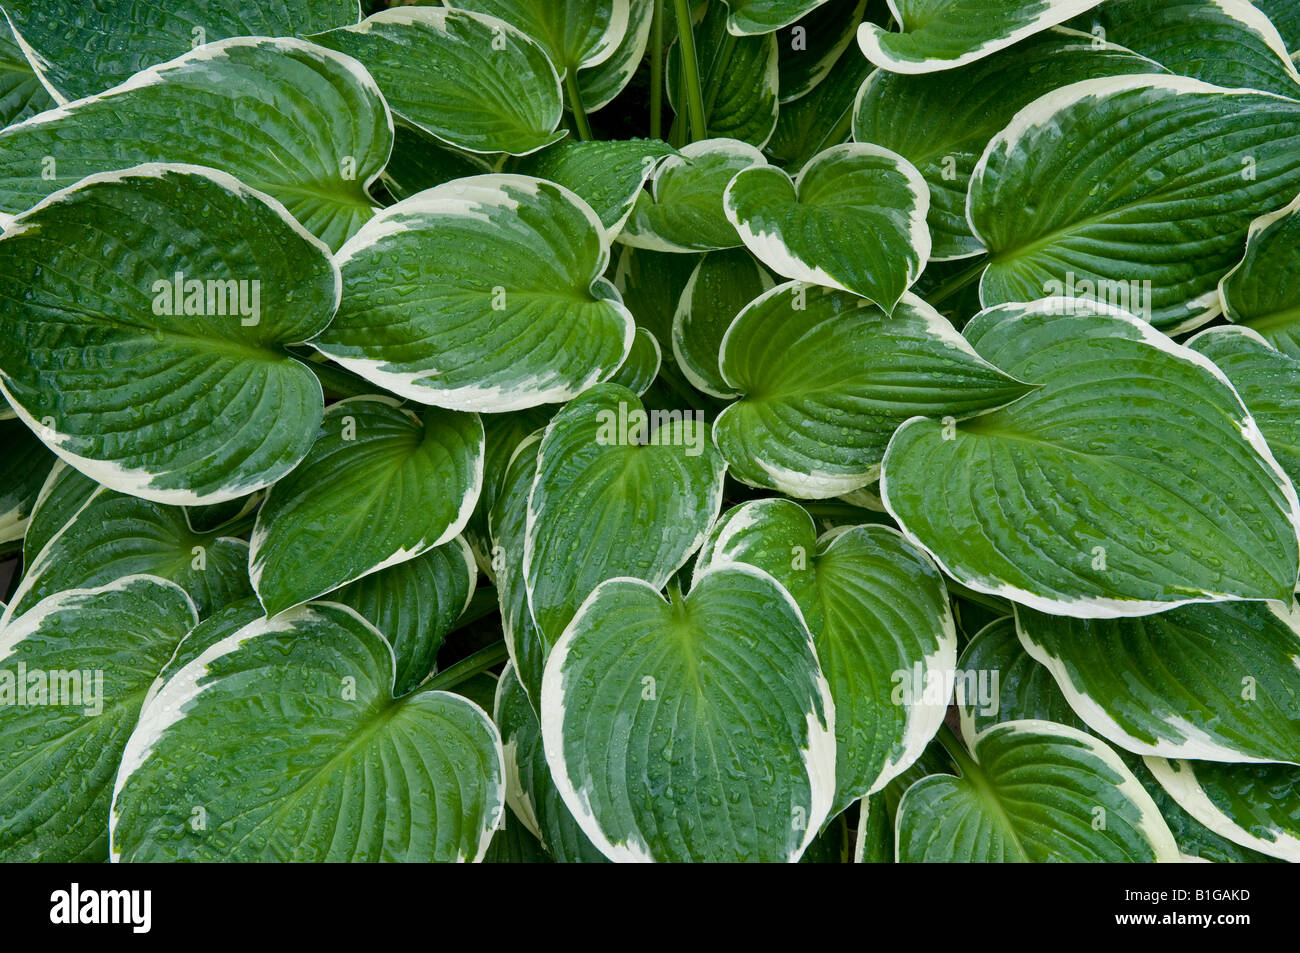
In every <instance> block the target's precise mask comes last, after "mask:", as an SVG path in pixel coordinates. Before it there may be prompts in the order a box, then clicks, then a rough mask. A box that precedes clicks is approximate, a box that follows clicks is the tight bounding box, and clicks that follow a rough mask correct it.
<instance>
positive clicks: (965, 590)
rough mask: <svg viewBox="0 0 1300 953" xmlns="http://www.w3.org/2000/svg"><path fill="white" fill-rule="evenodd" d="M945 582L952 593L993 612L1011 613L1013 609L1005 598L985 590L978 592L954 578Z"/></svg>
mask: <svg viewBox="0 0 1300 953" xmlns="http://www.w3.org/2000/svg"><path fill="white" fill-rule="evenodd" d="M944 582H945V583H946V584H947V586H948V591H949V592H950V593H952V594H953V595H954V596H960V597H961V598H963V599H965V600H966V601H967V602H973V603H975V604H976V605H980V606H983V607H984V608H985V609H988V610H989V611H991V612H1000V613H1002V614H1004V615H1010V614H1011V613H1012V611H1013V610H1012V608H1011V603H1010V602H1008V601H1006V600H1005V599H999V598H998V597H997V596H990V595H987V594H985V593H983V592H978V591H976V590H975V589H971V588H969V587H967V586H963V585H962V584H961V583H959V582H957V581H956V580H954V579H945V580H944Z"/></svg>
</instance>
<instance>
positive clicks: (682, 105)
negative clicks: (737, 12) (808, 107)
mask: <svg viewBox="0 0 1300 953" xmlns="http://www.w3.org/2000/svg"><path fill="white" fill-rule="evenodd" d="M694 33H695V43H696V58H697V60H698V62H699V76H700V85H701V86H702V87H703V88H704V89H705V90H707V91H708V92H707V93H706V94H705V95H704V120H705V125H706V126H707V127H708V130H709V135H710V136H713V137H715V138H725V139H736V140H739V141H740V142H747V143H749V144H750V145H753V146H757V147H758V148H760V149H761V148H762V147H763V145H764V144H765V143H766V142H767V140H768V139H770V138H772V130H773V129H775V128H776V114H777V109H778V90H777V87H778V85H779V83H780V74H779V72H778V69H777V62H778V60H777V49H776V36H775V35H771V36H740V37H737V36H736V35H735V33H734V32H731V33H729V32H728V31H727V14H726V7H724V6H723V5H722V4H721V3H711V4H709V6H708V7H707V8H706V9H705V11H704V19H703V20H702V21H701V22H700V23H697V24H696V25H695V31H694ZM665 75H666V76H667V78H668V101H669V103H670V104H671V105H672V107H673V110H674V112H676V113H677V114H678V121H679V122H685V121H686V117H685V112H686V99H685V96H684V95H683V91H682V88H681V84H682V65H681V45H680V43H674V44H673V46H672V49H670V50H669V51H668V65H667V67H666V73H665Z"/></svg>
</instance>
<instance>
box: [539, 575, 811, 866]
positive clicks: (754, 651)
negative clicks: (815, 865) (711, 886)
mask: <svg viewBox="0 0 1300 953" xmlns="http://www.w3.org/2000/svg"><path fill="white" fill-rule="evenodd" d="M834 721H835V719H834V704H833V702H832V701H831V698H830V692H829V690H828V688H827V686H826V682H825V679H824V678H823V677H822V674H821V669H820V667H819V666H818V664H817V654H816V652H815V650H814V649H813V643H812V637H811V635H810V634H809V632H808V629H807V628H806V626H805V625H804V622H803V619H802V617H801V616H800V613H799V609H798V607H797V606H796V605H795V603H794V600H793V599H791V598H790V595H789V593H787V592H786V591H785V590H784V589H783V588H781V586H780V585H779V584H778V583H777V582H776V581H775V580H773V579H772V577H771V576H769V575H767V573H765V572H763V571H762V570H759V569H755V568H753V567H751V566H743V565H739V564H734V565H729V566H725V567H719V568H716V569H714V570H712V571H711V572H708V573H705V574H704V575H703V576H701V577H700V579H698V580H697V581H696V584H695V586H694V588H693V589H692V591H691V594H690V596H688V597H686V598H685V599H680V601H678V602H676V603H675V604H672V605H670V604H669V603H667V602H665V601H664V599H663V598H662V597H661V596H660V595H659V593H658V592H657V591H656V590H655V588H654V587H653V586H651V585H650V584H648V583H645V582H642V581H640V580H636V579H611V580H609V581H607V582H604V583H602V584H601V585H600V586H599V587H598V588H597V589H596V590H595V592H593V593H592V594H591V596H590V597H589V598H588V599H587V600H586V602H585V603H584V604H583V607H582V610H581V612H580V613H579V614H578V616H577V617H576V618H575V619H574V621H573V624H572V625H571V626H570V627H569V628H568V629H567V630H566V631H565V634H564V637H563V638H562V639H561V640H560V642H559V643H558V644H557V645H556V646H555V649H554V650H553V651H552V652H551V657H550V660H549V661H548V662H547V664H546V674H545V677H544V680H543V683H542V717H541V723H542V726H543V728H542V734H543V744H544V747H545V751H546V758H547V761H549V762H550V765H551V771H552V773H553V775H554V778H555V783H556V785H557V787H559V789H560V794H561V795H562V796H563V798H564V802H565V804H566V805H567V806H568V808H569V810H570V811H572V812H573V815H574V817H575V818H576V819H577V821H578V824H579V826H581V828H582V830H583V831H584V832H585V833H586V834H587V836H588V837H590V838H591V840H592V842H593V843H595V844H596V846H597V847H599V848H600V849H601V851H603V852H604V854H605V856H607V857H609V858H610V859H612V860H617V861H626V860H657V861H793V860H798V859H799V857H800V855H802V853H803V852H804V850H805V849H806V848H807V846H808V844H809V843H810V842H811V841H812V839H813V838H814V836H815V835H816V833H817V831H818V829H819V828H820V826H821V824H822V822H823V820H825V818H826V816H827V812H828V809H829V808H830V806H831V799H832V797H833V795H834V787H835V781H834V776H835V737H834V727H835V725H834Z"/></svg>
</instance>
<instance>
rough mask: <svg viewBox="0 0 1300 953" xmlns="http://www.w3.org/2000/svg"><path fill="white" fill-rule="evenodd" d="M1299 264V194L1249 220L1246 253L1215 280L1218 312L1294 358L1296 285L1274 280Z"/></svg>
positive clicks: (1298, 337) (1298, 349)
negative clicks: (1220, 301)
mask: <svg viewBox="0 0 1300 953" xmlns="http://www.w3.org/2000/svg"><path fill="white" fill-rule="evenodd" d="M1297 268H1300V198H1297V199H1296V200H1295V201H1294V202H1292V203H1291V204H1290V205H1288V206H1287V207H1286V208H1284V209H1282V210H1280V211H1278V212H1273V213H1271V214H1269V215H1265V216H1263V217H1261V218H1259V219H1256V220H1255V221H1254V222H1252V223H1251V226H1250V235H1249V237H1248V238H1247V240H1246V257H1245V258H1243V259H1242V260H1241V262H1240V263H1239V264H1238V265H1237V266H1236V267H1235V268H1233V269H1232V270H1231V271H1230V272H1228V274H1227V275H1226V276H1224V279H1223V281H1221V282H1220V283H1219V293H1220V295H1221V297H1222V299H1223V312H1224V315H1225V316H1226V317H1227V318H1228V319H1229V320H1230V321H1235V322H1237V323H1238V324H1244V325H1246V326H1247V327H1249V328H1250V329H1251V330H1253V331H1257V332H1259V334H1260V336H1261V337H1263V338H1264V340H1266V341H1268V343H1269V344H1271V345H1273V347H1275V348H1277V349H1278V350H1279V351H1282V352H1283V353H1285V354H1288V355H1290V356H1291V357H1294V358H1300V286H1298V285H1297V284H1296V283H1295V282H1293V281H1277V280H1276V277H1275V276H1277V275H1279V274H1283V275H1285V274H1293V273H1294V272H1295V270H1296V269H1297Z"/></svg>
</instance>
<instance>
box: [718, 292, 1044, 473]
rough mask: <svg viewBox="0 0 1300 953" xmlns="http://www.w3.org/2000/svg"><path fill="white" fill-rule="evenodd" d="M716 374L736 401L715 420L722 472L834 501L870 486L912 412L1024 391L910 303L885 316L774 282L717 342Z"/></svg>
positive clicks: (925, 309) (967, 408)
mask: <svg viewBox="0 0 1300 953" xmlns="http://www.w3.org/2000/svg"><path fill="white" fill-rule="evenodd" d="M722 377H723V379H724V380H725V381H726V382H727V384H728V386H729V387H730V388H732V389H733V390H734V391H736V392H737V393H739V394H741V395H743V396H742V397H741V398H740V400H738V401H737V402H736V403H734V404H732V405H731V406H730V407H728V408H727V409H726V410H725V411H724V412H723V413H722V415H721V416H720V417H719V418H718V419H717V420H716V421H715V422H714V426H713V439H714V441H715V442H716V443H717V445H718V449H719V450H720V451H721V452H722V455H723V457H724V458H726V460H727V463H728V465H729V466H730V468H731V473H732V476H734V477H736V479H738V480H741V481H742V482H744V483H748V484H749V485H750V486H756V487H762V488H765V489H771V490H778V491H780V492H782V493H786V494H788V495H790V496H795V497H801V498H806V499H822V498H826V497H832V496H840V495H842V494H844V493H848V492H850V491H852V490H857V489H860V488H862V487H864V486H866V485H867V484H869V483H871V482H872V481H874V480H875V479H876V477H877V475H878V474H879V471H880V462H881V459H882V458H883V456H884V453H885V447H886V445H887V444H888V442H889V438H890V435H891V434H893V432H894V430H895V429H896V428H897V427H898V425H899V424H901V423H902V422H903V421H905V420H907V419H908V418H910V417H913V416H915V415H917V414H925V415H927V416H933V417H943V416H952V417H963V416H968V415H970V414H974V413H979V412H981V411H985V410H988V409H990V408H993V407H997V406H1000V405H1002V404H1005V403H1008V402H1009V401H1012V400H1015V399H1016V398H1017V397H1020V396H1021V395H1022V394H1025V393H1026V392H1027V391H1028V390H1029V389H1030V388H1029V386H1028V385H1025V384H1022V383H1020V382H1019V381H1017V380H1014V379H1013V378H1012V377H1008V376H1007V375H1006V374H1004V373H1002V372H1001V371H1000V370H998V369H997V368H996V367H994V366H993V365H991V364H989V363H988V362H986V361H985V360H984V359H983V358H981V357H980V356H979V355H977V354H976V353H975V351H974V350H973V349H972V348H971V347H970V345H969V344H967V343H966V341H965V339H964V338H962V337H961V336H960V335H959V334H957V332H956V331H954V330H953V329H952V326H951V325H950V324H948V322H947V321H946V320H944V319H943V317H941V316H940V315H939V314H938V313H937V312H936V311H935V310H934V309H933V308H931V307H930V306H929V305H927V304H926V303H925V302H923V301H921V300H920V299H919V298H914V297H912V296H910V295H908V296H905V297H904V298H903V300H902V301H901V302H900V303H899V306H898V308H897V309H896V310H895V312H894V314H893V316H892V317H890V316H888V315H886V314H885V313H884V312H883V311H881V310H880V309H879V308H877V307H875V306H874V305H871V304H870V303H868V302H866V301H864V300H863V299H861V298H858V297H855V296H853V295H849V294H845V293H844V292H841V291H831V290H829V289H825V288H819V287H815V286H811V285H804V284H800V283H799V282H790V283H789V284H784V285H778V286H777V287H775V288H773V289H772V290H771V291H769V292H767V293H766V294H764V295H762V296H761V297H759V298H758V299H757V300H755V301H754V302H752V303H751V304H750V305H749V307H747V308H746V309H745V310H744V311H742V312H741V313H740V314H739V315H738V316H737V317H736V320H735V321H734V322H733V323H732V325H731V328H730V329H729V330H728V332H727V336H726V338H724V340H723V343H722Z"/></svg>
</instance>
